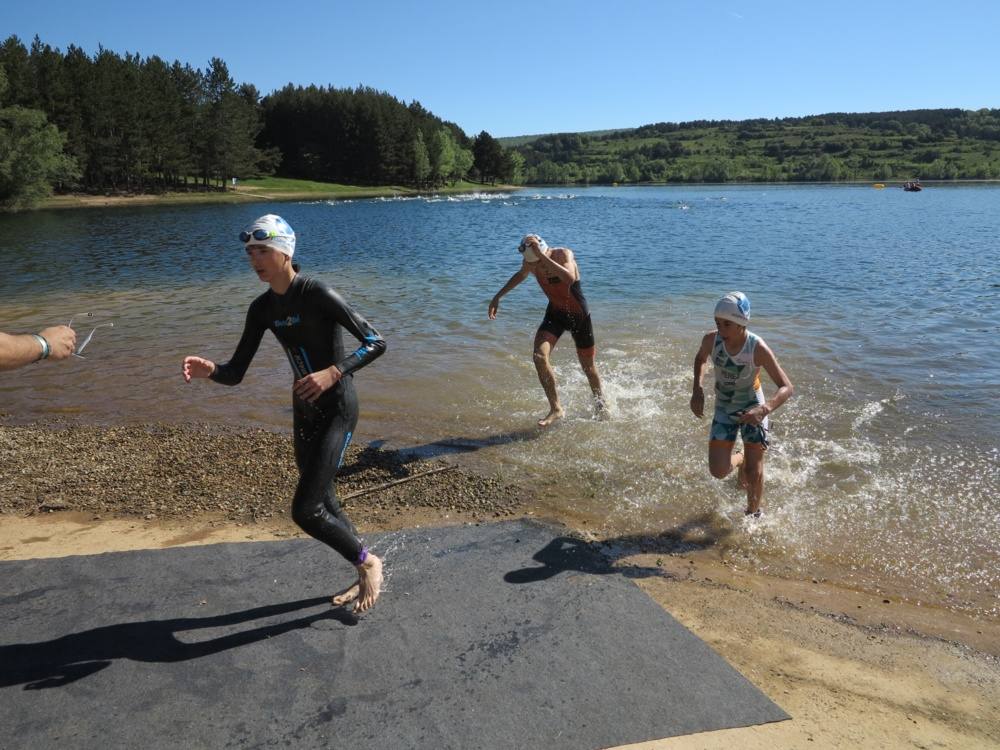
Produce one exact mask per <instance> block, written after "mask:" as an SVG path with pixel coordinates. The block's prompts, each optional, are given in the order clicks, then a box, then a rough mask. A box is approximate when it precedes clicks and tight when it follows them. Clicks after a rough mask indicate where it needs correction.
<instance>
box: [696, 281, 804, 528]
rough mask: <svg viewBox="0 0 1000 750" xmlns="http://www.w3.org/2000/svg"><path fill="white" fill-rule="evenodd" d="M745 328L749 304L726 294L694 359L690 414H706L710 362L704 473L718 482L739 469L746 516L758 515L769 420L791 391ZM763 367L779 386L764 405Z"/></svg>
mask: <svg viewBox="0 0 1000 750" xmlns="http://www.w3.org/2000/svg"><path fill="white" fill-rule="evenodd" d="M749 324H750V300H748V299H747V297H746V295H745V294H743V292H730V293H729V294H727V295H726V296H724V297H723V298H722V299H720V300H719V301H718V303H717V304H716V305H715V325H716V330H714V331H712V332H711V333H707V334H705V337H704V338H703V339H702V340H701V346H700V347H699V349H698V354H696V355H695V358H694V392H693V393H692V395H691V411H693V412H694V413H695V416H697V417H701V416H702V415H703V414H704V410H705V392H704V391H703V390H702V388H701V378H702V375H703V374H704V372H705V364H706V363H707V362H708V360H709V359H710V358H711V360H712V366H713V369H714V372H715V415H714V417H713V419H712V428H711V432H710V435H709V442H708V467H709V470H710V471H711V472H712V476H713V477H717V478H719V479H722V478H723V477H725V476H728V474H729V473H730V472H731V471H732V470H733V469H738V471H739V478H740V485H741V486H742V487H744V488H745V489H746V491H747V509H746V513H747V515H760V501H761V498H762V497H763V494H764V451H766V450H767V446H768V440H767V430H768V429H769V424H768V415H769V414H770V413H771V412H773V411H774V410H775V409H777V408H778V407H779V406H781V405H782V404H783V403H785V401H787V400H788V399H789V398H790V397H791V395H792V393H793V392H794V387H793V386H792V381H791V380H789V379H788V376H787V375H786V374H785V371H784V370H782V369H781V365H779V364H778V360H777V358H775V356H774V353H773V352H772V351H771V349H770V348H769V347H768V345H767V344H765V343H764V339H762V338H760V337H759V336H757V335H756V334H753V333H751V332H750V331H749V330H747V326H748V325H749ZM761 367H763V368H764V369H765V370H767V374H768V375H770V376H771V380H773V381H774V384H775V385H777V386H778V390H777V392H776V393H775V394H774V396H772V397H771V400H770V401H766V400H765V399H764V391H763V389H762V388H761V386H760V368H761ZM737 433H739V434H740V436H741V437H742V438H743V453H733V446H734V445H735V444H736V434H737Z"/></svg>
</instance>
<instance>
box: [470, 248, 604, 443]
mask: <svg viewBox="0 0 1000 750" xmlns="http://www.w3.org/2000/svg"><path fill="white" fill-rule="evenodd" d="M517 250H518V252H519V253H521V255H522V260H521V268H520V270H519V271H518V272H517V273H515V274H514V275H513V276H511V277H510V279H509V280H508V281H507V283H506V284H504V285H503V288H502V289H501V290H500V291H499V292H497V293H496V296H495V297H493V299H492V300H491V301H490V306H489V316H490V320H495V319H496V317H497V310H498V309H499V307H500V298H501V297H503V296H504V295H505V294H507V292H509V291H510V290H511V289H513V288H514V287H516V286H517V285H518V284H520V283H521V282H522V281H524V280H525V279H526V278H528V277H529V276H531V275H532V274H533V275H534V277H535V279H537V281H538V285H539V286H541V287H542V291H543V292H545V296H546V297H548V299H549V305H548V307H547V308H546V309H545V317H544V318H543V319H542V323H541V325H540V326H538V331H537V333H535V349H534V360H535V369H536V370H537V371H538V380H539V381H540V382H541V384H542V388H543V389H544V390H545V397H546V398H547V399H548V400H549V413H548V414H546V415H545V416H544V417H542V418H541V419H540V420H538V425H539V426H540V427H548V426H549V425H550V424H552V423H553V422H555V421H556V420H557V419H560V418H561V417H562V416H563V408H562V406H561V405H560V403H559V394H558V393H557V392H556V376H555V372H553V370H552V365H551V364H550V362H549V354H550V353H551V352H552V350H553V349H554V348H555V345H556V342H557V341H559V337H560V336H562V335H563V333H565V332H566V331H569V332H570V335H571V336H572V337H573V341H574V343H575V344H576V355H577V357H578V358H579V360H580V366H581V367H582V368H583V372H584V374H585V375H586V376H587V380H588V381H589V382H590V389H591V391H593V393H594V399H595V405H596V409H597V413H598V415H599V416H606V415H607V406H606V405H605V402H604V393H603V391H602V389H601V376H600V375H599V374H598V372H597V365H596V364H594V355H595V352H596V348H595V346H594V327H593V325H592V324H591V321H590V310H589V309H588V308H587V300H586V299H585V298H584V296H583V290H582V289H581V288H580V268H579V267H578V266H577V265H576V258H575V257H574V256H573V251H572V250H570V249H569V248H565V247H556V248H550V247H549V246H548V245H547V244H546V243H545V240H543V239H542V238H541V237H539V236H538V235H537V234H529V235H525V237H524V239H522V240H521V244H520V245H519V246H518V248H517Z"/></svg>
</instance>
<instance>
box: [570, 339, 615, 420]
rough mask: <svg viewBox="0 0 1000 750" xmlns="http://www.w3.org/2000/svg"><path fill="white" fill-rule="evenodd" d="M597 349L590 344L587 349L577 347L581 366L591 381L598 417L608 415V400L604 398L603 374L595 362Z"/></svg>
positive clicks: (588, 380)
mask: <svg viewBox="0 0 1000 750" xmlns="http://www.w3.org/2000/svg"><path fill="white" fill-rule="evenodd" d="M596 352H597V350H596V349H595V347H593V346H590V347H587V348H586V349H577V350H576V356H577V359H579V360H580V367H581V368H582V369H583V374H584V375H586V376H587V382H589V383H590V390H591V392H592V393H593V394H594V408H595V411H596V413H597V416H598V417H606V416H608V406H607V402H606V401H605V400H604V388H603V386H602V384H601V374H600V373H599V372H598V371H597V364H596V363H595V362H594V358H595V356H596Z"/></svg>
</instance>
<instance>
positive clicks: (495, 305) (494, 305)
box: [487, 260, 531, 320]
mask: <svg viewBox="0 0 1000 750" xmlns="http://www.w3.org/2000/svg"><path fill="white" fill-rule="evenodd" d="M530 275H531V270H530V269H529V268H528V261H526V260H522V261H521V268H520V270H518V271H517V272H516V273H515V274H514V275H513V276H511V277H510V278H509V279H507V283H506V284H504V285H503V286H502V287H501V288H500V291H499V292H497V293H496V294H495V295H493V299H492V300H490V306H489V309H488V311H487V312H488V314H489V316H490V320H496V317H497V310H498V309H499V307H500V299H501V298H502V297H503V296H504V295H505V294H507V292H509V291H510V290H511V289H513V288H514V287H516V286H517V285H518V284H520V283H521V282H522V281H524V280H525V279H526V278H528V276H530Z"/></svg>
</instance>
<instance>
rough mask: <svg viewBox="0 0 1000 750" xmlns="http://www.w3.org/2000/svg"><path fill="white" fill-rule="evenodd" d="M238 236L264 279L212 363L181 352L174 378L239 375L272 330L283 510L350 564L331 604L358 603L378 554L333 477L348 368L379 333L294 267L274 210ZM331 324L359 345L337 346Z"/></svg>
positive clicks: (367, 357)
mask: <svg viewBox="0 0 1000 750" xmlns="http://www.w3.org/2000/svg"><path fill="white" fill-rule="evenodd" d="M240 239H241V240H242V241H243V242H244V243H245V244H246V252H247V256H248V258H249V260H250V265H251V266H252V267H253V269H254V271H256V273H257V277H258V278H259V279H260V280H261V281H265V282H267V283H268V284H269V285H270V287H271V288H270V289H269V290H268V291H266V292H264V293H263V294H262V295H260V296H259V297H258V298H257V299H255V300H254V301H253V302H252V303H251V304H250V310H249V311H248V312H247V318H246V325H245V327H244V329H243V336H242V338H241V339H240V343H239V345H238V346H237V347H236V352H235V353H234V354H233V356H232V358H231V359H230V360H229V361H228V362H226V363H224V364H219V365H217V364H215V363H214V362H212V361H210V360H207V359H203V358H201V357H185V359H184V365H183V372H184V380H185V381H186V382H190V381H191V378H211V379H212V380H214V381H215V382H217V383H223V384H225V385H236V384H238V383H239V382H240V381H242V380H243V375H244V374H245V373H246V371H247V368H248V367H249V366H250V361H251V360H252V359H253V356H254V354H255V353H256V352H257V347H258V346H260V341H261V338H262V337H263V336H264V331H265V330H270V331H271V332H272V333H273V334H274V335H275V337H276V338H277V339H278V341H279V342H280V343H281V346H282V347H283V348H284V350H285V354H286V355H287V356H288V361H289V363H290V364H291V366H292V373H293V374H294V376H295V384H294V386H293V388H292V407H293V408H292V412H293V424H294V430H295V462H296V464H297V465H298V468H299V484H298V487H297V488H296V490H295V498H294V500H293V501H292V518H293V519H294V520H295V523H297V524H298V525H299V526H300V527H301V528H302V530H303V531H305V532H306V533H308V534H309V535H310V536H312V537H314V538H316V539H318V540H320V541H321V542H324V543H326V544H328V545H329V546H330V547H332V548H333V549H335V550H336V551H337V552H339V553H340V554H341V555H342V556H343V557H344V559H346V560H347V561H348V562H350V563H351V564H353V565H354V566H355V567H356V568H357V571H358V581H357V583H355V584H354V585H353V586H351V587H349V588H347V589H345V590H344V591H343V592H341V593H340V594H337V595H336V596H334V598H333V604H334V605H337V606H339V605H342V604H347V603H349V602H352V601H353V602H354V611H355V612H364V611H365V610H367V609H369V608H370V607H371V606H372V605H373V604H374V603H375V600H376V599H377V598H378V595H379V592H380V590H381V586H382V561H381V560H379V558H378V557H376V556H375V555H374V554H372V553H371V552H369V551H368V549H367V548H365V547H364V546H363V545H362V544H361V541H360V540H359V539H358V535H357V531H356V530H355V528H354V525H353V524H352V523H351V521H350V520H349V519H348V518H347V516H346V515H345V514H344V512H343V510H342V509H341V507H340V503H338V502H337V494H336V489H335V480H336V474H337V470H338V469H339V468H340V464H341V462H342V461H343V460H344V453H345V452H346V451H347V445H348V443H350V441H351V435H352V434H353V432H354V428H355V425H356V424H357V422H358V398H357V394H356V392H355V390H354V383H353V378H352V373H354V372H356V371H357V370H359V369H361V368H362V367H364V366H365V365H367V364H368V363H369V362H371V361H372V360H374V359H375V358H376V357H378V356H379V355H381V354H382V353H383V352H384V351H385V341H383V340H382V337H381V336H379V334H378V331H376V330H375V329H374V328H372V327H371V326H370V325H369V324H368V322H367V321H366V320H365V319H364V318H362V317H361V316H360V315H358V314H357V313H356V312H354V310H352V309H351V308H350V307H349V306H348V305H347V303H346V302H344V300H343V299H342V298H341V296H340V295H339V294H337V293H336V292H335V291H334V290H333V289H331V288H330V287H329V286H327V285H326V284H324V283H323V282H321V281H317V280H316V279H311V278H307V277H304V276H302V275H301V274H298V273H297V270H298V269H297V266H293V264H292V254H293V253H294V252H295V233H294V232H293V231H292V228H291V227H290V226H289V225H288V224H287V223H286V222H285V221H284V219H282V218H281V217H279V216H275V215H273V214H268V215H267V216H262V217H261V218H259V219H257V221H255V222H254V223H253V224H252V225H251V226H250V228H249V229H248V230H247V231H245V232H242V233H241V234H240ZM341 329H346V330H347V332H348V333H350V334H351V335H352V336H354V337H355V338H356V339H358V341H360V342H361V346H360V347H358V348H357V349H356V350H354V351H353V352H347V351H346V350H345V349H344V341H343V335H342V333H341Z"/></svg>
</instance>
